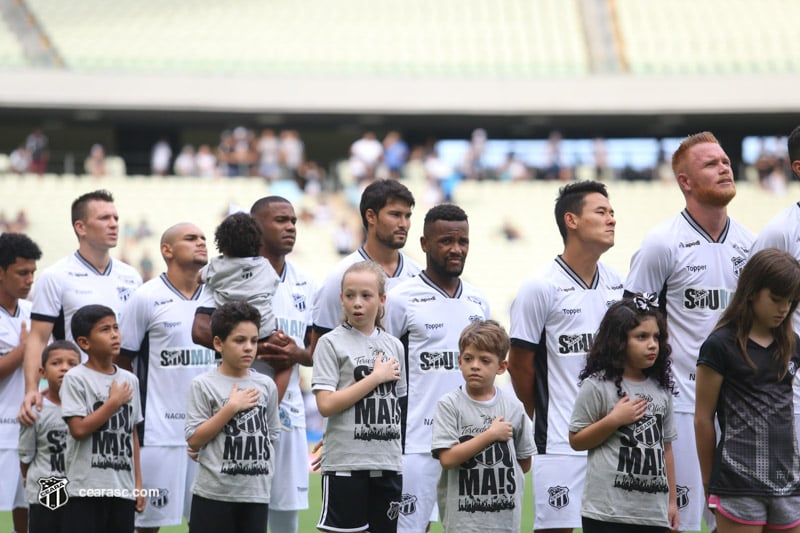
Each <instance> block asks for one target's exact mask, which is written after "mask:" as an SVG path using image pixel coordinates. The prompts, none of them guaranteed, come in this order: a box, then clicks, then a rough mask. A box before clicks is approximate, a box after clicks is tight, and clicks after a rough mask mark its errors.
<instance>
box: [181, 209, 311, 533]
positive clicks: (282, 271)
mask: <svg viewBox="0 0 800 533" xmlns="http://www.w3.org/2000/svg"><path fill="white" fill-rule="evenodd" d="M250 216H251V217H253V220H255V222H256V224H257V225H258V227H259V229H260V230H261V254H260V255H261V256H262V257H263V258H264V259H266V260H267V261H269V263H270V265H272V268H274V269H275V272H276V273H277V274H278V277H280V279H281V283H280V285H279V286H278V289H277V291H276V292H275V296H274V298H273V300H272V309H273V311H274V313H275V316H276V318H277V321H278V331H277V332H276V334H275V335H273V336H271V337H270V340H269V341H263V342H259V344H258V356H257V359H256V360H255V361H253V366H252V368H253V369H254V370H256V371H258V372H260V373H262V374H267V375H269V376H270V377H274V376H275V372H276V371H278V370H283V369H286V368H291V374H290V377H289V384H288V386H287V387H286V391H285V392H284V394H283V398H281V401H280V405H279V407H278V410H279V414H280V421H281V428H282V429H283V431H282V432H281V437H280V439H278V441H277V442H275V443H274V448H275V462H274V464H275V475H274V476H273V477H272V487H271V490H270V503H269V530H270V531H272V532H273V533H296V532H297V530H298V523H299V511H300V510H302V509H307V508H308V441H307V438H306V416H305V406H304V404H303V394H302V391H301V390H300V369H299V366H298V365H304V366H310V365H311V355H310V354H309V352H308V350H307V349H306V346H307V344H308V339H309V336H310V329H311V300H312V298H313V296H314V292H315V290H316V284H315V283H314V281H313V280H312V279H311V278H310V277H309V276H308V275H307V274H306V273H305V272H303V271H302V270H300V269H298V268H297V267H296V266H295V265H294V264H292V263H290V262H289V261H287V260H286V256H287V255H288V254H290V253H291V252H292V250H293V249H294V244H295V240H296V237H297V215H296V214H295V212H294V207H292V204H291V203H290V202H289V200H287V199H286V198H283V197H281V196H266V197H264V198H260V199H259V200H256V202H255V203H254V204H253V206H252V207H251V208H250ZM214 309H215V303H214V299H213V298H212V297H211V296H210V295H208V296H204V298H203V301H202V302H200V306H199V307H198V309H197V312H196V314H195V318H194V326H193V330H192V333H193V338H194V339H195V341H196V342H199V343H200V344H203V345H204V346H209V347H211V315H212V313H213V312H214Z"/></svg>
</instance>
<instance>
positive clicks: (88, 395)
mask: <svg viewBox="0 0 800 533" xmlns="http://www.w3.org/2000/svg"><path fill="white" fill-rule="evenodd" d="M113 381H117V383H118V384H121V383H123V382H127V383H130V384H131V387H132V388H133V398H132V399H131V400H130V401H129V402H127V403H124V404H122V405H121V406H120V407H119V408H118V409H117V411H116V412H115V413H114V414H113V415H111V418H109V419H108V421H107V422H106V423H105V424H103V425H102V426H100V428H99V429H97V430H96V431H95V432H94V433H92V434H91V435H89V436H88V437H86V438H85V439H82V440H77V439H75V438H74V437H72V435H70V433H69V432H67V455H66V461H65V462H66V474H67V479H69V484H68V485H67V493H68V494H69V495H70V496H75V497H78V496H80V494H79V491H80V489H126V490H127V492H126V493H124V495H123V494H121V495H120V497H122V498H125V499H128V500H133V499H135V498H134V496H133V489H134V488H135V477H134V464H133V432H134V431H135V427H134V426H135V425H136V424H138V423H140V422H141V421H142V409H141V405H140V403H139V380H138V379H136V376H134V375H133V374H132V373H130V372H128V371H127V370H123V369H121V368H119V367H117V366H116V365H114V373H113V374H103V373H101V372H97V371H96V370H92V369H91V368H88V367H87V366H86V365H85V364H84V365H78V366H76V367H75V368H72V369H70V370H69V371H68V372H67V373H66V374H65V375H64V381H63V382H62V384H61V392H60V396H61V414H62V416H63V417H64V419H65V420H67V419H69V418H71V417H73V416H80V417H85V416H88V415H90V414H91V413H92V412H94V411H95V410H97V408H98V407H100V406H101V405H103V403H105V402H106V400H108V391H109V389H110V388H111V383H112V382H113Z"/></svg>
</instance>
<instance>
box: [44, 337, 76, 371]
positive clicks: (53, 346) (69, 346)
mask: <svg viewBox="0 0 800 533" xmlns="http://www.w3.org/2000/svg"><path fill="white" fill-rule="evenodd" d="M55 350H68V351H70V352H75V353H76V354H78V361H80V359H81V351H80V350H79V349H78V347H77V346H75V343H74V342H71V341H68V340H60V341H53V342H51V343H50V344H48V345H47V348H45V349H44V351H43V352H42V368H44V367H45V365H47V358H48V357H50V352H54V351H55Z"/></svg>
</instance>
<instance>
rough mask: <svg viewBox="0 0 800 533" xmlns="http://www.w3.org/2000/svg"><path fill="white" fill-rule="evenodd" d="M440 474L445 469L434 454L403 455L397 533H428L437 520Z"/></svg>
mask: <svg viewBox="0 0 800 533" xmlns="http://www.w3.org/2000/svg"><path fill="white" fill-rule="evenodd" d="M441 474H442V465H441V464H440V463H439V461H438V459H434V458H433V456H432V455H431V454H429V453H409V454H406V455H403V499H402V501H401V503H400V505H401V511H400V516H399V518H398V520H397V533H419V532H420V531H425V530H426V529H427V527H428V522H430V521H431V520H432V519H436V518H437V517H438V515H439V513H438V510H437V509H436V486H437V485H438V483H439V476H441ZM434 513H435V514H434Z"/></svg>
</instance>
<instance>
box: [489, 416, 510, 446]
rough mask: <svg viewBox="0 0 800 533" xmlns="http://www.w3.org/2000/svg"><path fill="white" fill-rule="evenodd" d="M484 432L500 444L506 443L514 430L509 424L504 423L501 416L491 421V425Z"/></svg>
mask: <svg viewBox="0 0 800 533" xmlns="http://www.w3.org/2000/svg"><path fill="white" fill-rule="evenodd" d="M486 431H488V432H489V434H490V435H491V436H492V437H494V440H496V441H501V442H508V440H509V439H510V438H511V437H513V436H514V428H513V427H512V426H511V422H506V421H505V420H503V417H502V416H498V417H496V418H495V419H494V420H492V425H491V426H489V429H487V430H486Z"/></svg>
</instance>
